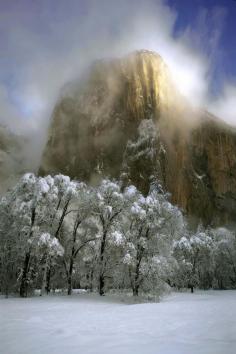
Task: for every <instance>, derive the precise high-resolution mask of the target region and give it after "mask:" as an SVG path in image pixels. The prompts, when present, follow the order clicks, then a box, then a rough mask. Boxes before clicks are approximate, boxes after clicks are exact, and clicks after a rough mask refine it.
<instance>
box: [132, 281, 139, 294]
mask: <svg viewBox="0 0 236 354" xmlns="http://www.w3.org/2000/svg"><path fill="white" fill-rule="evenodd" d="M138 292H139V284H135V285H134V287H133V296H138Z"/></svg>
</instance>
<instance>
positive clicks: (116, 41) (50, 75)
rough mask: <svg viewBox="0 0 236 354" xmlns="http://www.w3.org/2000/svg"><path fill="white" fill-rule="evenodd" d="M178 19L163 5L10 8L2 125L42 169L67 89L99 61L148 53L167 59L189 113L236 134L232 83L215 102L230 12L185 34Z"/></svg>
mask: <svg viewBox="0 0 236 354" xmlns="http://www.w3.org/2000/svg"><path fill="white" fill-rule="evenodd" d="M30 4H31V6H32V8H31V7H30ZM26 9H27V11H26ZM177 19H178V13H177V12H176V10H175V9H174V8H172V7H170V6H168V3H167V1H164V0H163V1H161V0H160V1H154V0H153V1H147V0H142V1H129V3H127V2H126V1H124V0H121V1H119V2H117V1H108V0H102V1H95V0H89V1H86V3H84V2H83V1H82V0H79V1H75V0H73V1H70V2H66V1H58V2H56V6H55V8H53V9H52V8H51V7H50V4H49V2H47V1H44V0H43V1H41V2H40V6H39V5H35V6H33V5H32V3H31V2H29V1H27V0H22V2H21V6H17V5H16V4H15V5H12V6H11V5H9V6H8V5H6V6H5V7H3V9H2V11H1V14H0V30H1V31H2V32H3V33H4V34H5V35H6V39H7V41H6V43H7V44H4V43H2V44H1V47H2V48H1V52H2V53H3V56H2V58H1V69H0V74H1V81H0V123H1V124H3V125H5V126H7V127H8V128H9V129H11V130H12V131H13V132H15V133H17V134H20V135H24V136H27V137H28V139H29V157H30V158H31V160H32V161H33V162H34V163H35V164H37V163H38V162H37V161H39V159H40V156H41V151H42V148H43V146H44V144H45V142H46V139H47V129H48V125H49V123H50V117H51V114H52V111H53V107H54V106H55V104H56V101H57V99H58V97H59V96H60V93H61V90H62V88H63V87H64V86H65V84H66V83H68V82H70V81H74V80H75V79H77V78H79V77H80V75H81V74H82V73H83V72H84V71H85V70H86V68H87V67H88V66H89V65H90V64H91V63H92V62H93V61H94V60H96V59H100V58H107V57H109V58H110V57H121V56H123V55H125V54H127V53H129V52H132V51H133V50H137V49H148V50H153V51H156V52H158V53H159V54H160V55H161V56H162V57H163V59H164V61H165V62H166V63H167V65H168V66H169V68H170V71H171V73H172V76H173V79H174V81H175V83H176V85H177V87H178V89H179V91H180V92H181V93H182V94H183V95H184V96H186V97H187V98H188V99H189V100H190V102H191V103H192V105H194V106H201V107H204V108H205V109H208V110H209V111H210V112H212V113H214V114H216V115H219V116H220V118H222V119H223V120H225V121H226V122H227V123H229V124H231V125H233V126H235V125H236V115H235V112H236V107H235V106H236V84H235V82H233V80H231V81H230V82H229V81H228V80H227V78H225V77H224V76H223V74H222V77H221V78H220V82H221V85H220V87H217V95H216V94H215V93H214V91H216V90H214V84H212V83H213V82H214V75H215V68H216V66H217V61H216V58H217V57H218V56H220V55H221V53H220V50H219V41H220V38H221V34H222V31H223V30H224V22H225V21H226V19H227V13H226V10H225V9H224V8H220V7H215V8H213V9H212V10H211V11H208V10H206V9H202V10H201V11H200V13H198V14H196V18H195V19H194V21H193V25H192V27H186V28H185V29H184V30H182V31H181V32H180V31H176V21H177Z"/></svg>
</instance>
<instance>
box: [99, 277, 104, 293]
mask: <svg viewBox="0 0 236 354" xmlns="http://www.w3.org/2000/svg"><path fill="white" fill-rule="evenodd" d="M104 288H105V278H104V275H103V274H100V276H99V295H100V296H103V295H104V294H105V291H104Z"/></svg>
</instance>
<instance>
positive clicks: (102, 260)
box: [98, 231, 107, 296]
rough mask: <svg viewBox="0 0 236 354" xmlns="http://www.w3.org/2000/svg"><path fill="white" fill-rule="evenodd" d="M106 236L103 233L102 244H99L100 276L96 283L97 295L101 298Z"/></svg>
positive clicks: (103, 284) (103, 283)
mask: <svg viewBox="0 0 236 354" xmlns="http://www.w3.org/2000/svg"><path fill="white" fill-rule="evenodd" d="M106 236H107V232H106V231H104V233H103V237H102V242H101V248H100V274H99V283H98V289H99V295H100V296H103V295H104V294H105V291H104V289H105V277H104V253H105V247H106Z"/></svg>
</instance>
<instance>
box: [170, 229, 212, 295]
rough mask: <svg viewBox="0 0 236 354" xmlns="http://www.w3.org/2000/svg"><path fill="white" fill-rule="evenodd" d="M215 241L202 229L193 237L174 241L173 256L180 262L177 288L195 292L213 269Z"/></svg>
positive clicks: (189, 236) (188, 236)
mask: <svg viewBox="0 0 236 354" xmlns="http://www.w3.org/2000/svg"><path fill="white" fill-rule="evenodd" d="M212 250H213V241H212V238H211V237H209V235H208V234H207V233H206V232H204V231H202V230H201V227H200V228H199V229H198V230H197V232H196V233H195V234H193V235H191V233H190V234H186V235H185V236H183V237H181V238H180V240H178V241H174V245H173V254H174V256H175V258H176V259H177V261H178V270H177V274H176V285H177V287H183V288H184V287H188V288H190V289H191V292H193V290H194V287H196V286H199V284H200V283H201V279H203V278H204V276H205V275H206V272H207V271H209V270H210V268H211V262H212Z"/></svg>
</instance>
